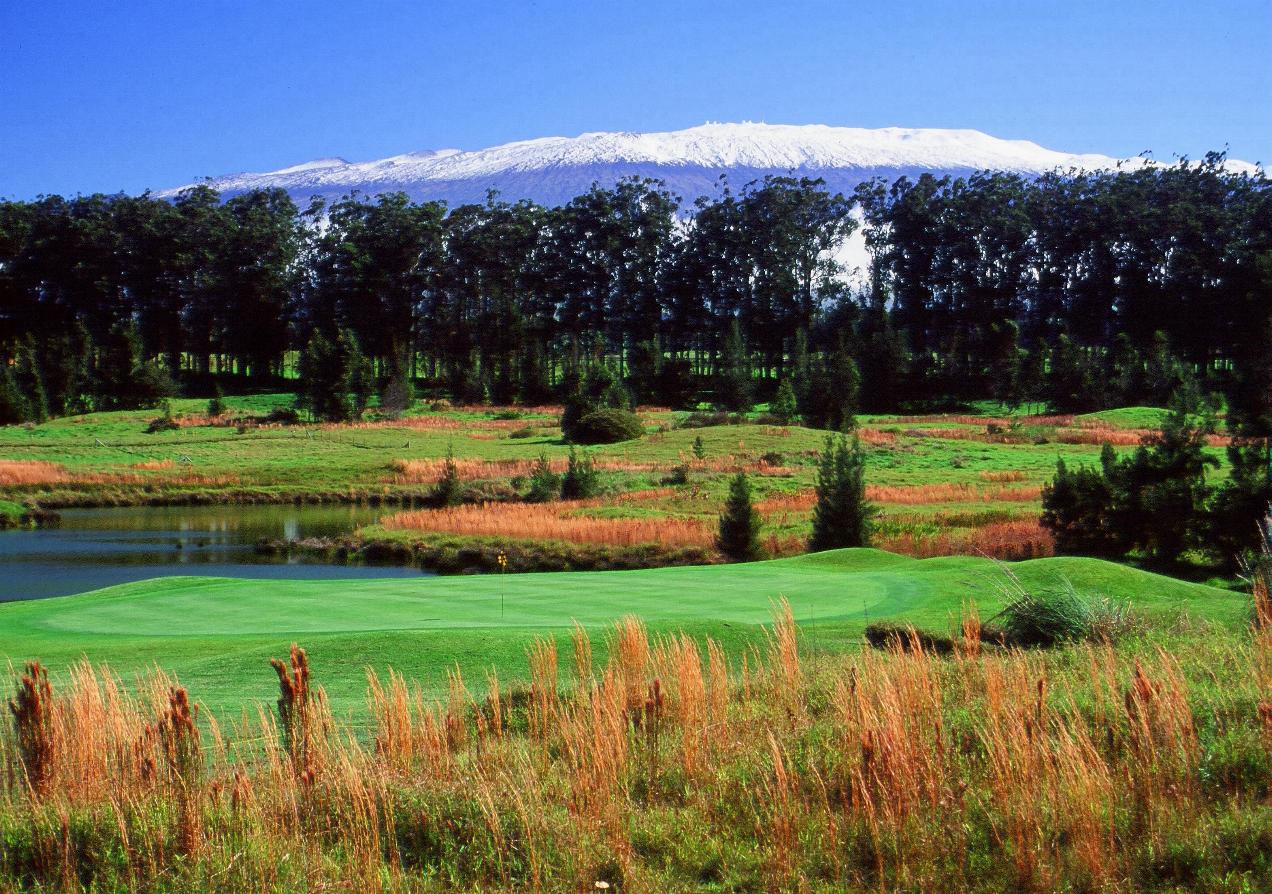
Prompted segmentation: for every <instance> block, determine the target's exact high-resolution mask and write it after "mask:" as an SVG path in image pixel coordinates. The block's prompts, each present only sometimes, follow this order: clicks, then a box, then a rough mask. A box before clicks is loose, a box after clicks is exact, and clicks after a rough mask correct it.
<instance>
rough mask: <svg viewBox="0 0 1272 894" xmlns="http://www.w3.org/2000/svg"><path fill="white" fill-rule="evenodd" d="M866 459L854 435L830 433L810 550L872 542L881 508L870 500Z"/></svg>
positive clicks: (819, 475) (823, 456)
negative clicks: (878, 509) (868, 498)
mask: <svg viewBox="0 0 1272 894" xmlns="http://www.w3.org/2000/svg"><path fill="white" fill-rule="evenodd" d="M865 470H866V459H865V453H864V452H863V451H862V449H861V442H860V441H859V440H858V439H857V437H856V436H855V435H854V436H853V437H852V439H851V441H850V440H849V439H848V437H847V436H845V435H842V434H841V435H838V436H834V435H828V436H827V437H826V444H825V446H824V447H823V448H822V454H821V462H820V465H819V466H818V470H817V487H816V492H817V502H816V504H815V505H814V506H813V531H812V535H811V536H810V537H809V540H808V549H809V551H810V552H820V551H821V550H827V549H842V548H845V547H860V546H869V545H870V534H871V530H872V528H873V519H874V516H875V514H876V512H877V510H876V509H875V507H874V506H873V505H871V504H870V503H869V502H868V501H867V500H866V471H865Z"/></svg>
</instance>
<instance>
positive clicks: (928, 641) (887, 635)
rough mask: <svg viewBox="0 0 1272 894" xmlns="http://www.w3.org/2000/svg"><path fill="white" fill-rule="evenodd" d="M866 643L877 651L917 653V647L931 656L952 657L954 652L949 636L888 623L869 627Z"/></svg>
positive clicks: (879, 623)
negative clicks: (892, 650) (890, 650)
mask: <svg viewBox="0 0 1272 894" xmlns="http://www.w3.org/2000/svg"><path fill="white" fill-rule="evenodd" d="M866 642H867V643H869V644H870V645H871V646H873V647H874V648H876V649H899V650H900V651H902V652H913V651H916V649H915V647H916V646H917V647H918V648H919V649H922V650H923V651H924V652H927V653H928V654H930V655H951V654H953V652H954V640H952V639H950V638H949V637H948V636H942V635H941V634H939V633H929V632H928V631H926V630H919V629H917V628H915V627H910V626H908V625H902V624H893V623H889V622H887V621H880V622H876V623H874V624H870V625H868V626H867V627H866Z"/></svg>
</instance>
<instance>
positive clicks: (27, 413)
mask: <svg viewBox="0 0 1272 894" xmlns="http://www.w3.org/2000/svg"><path fill="white" fill-rule="evenodd" d="M30 418H31V404H30V402H29V401H28V400H27V399H26V396H25V395H23V393H22V391H21V389H19V388H18V381H17V378H16V377H15V376H14V374H13V369H12V368H11V367H10V366H9V365H8V364H7V363H4V362H3V361H0V425H16V424H17V423H19V422H27V421H28V420H29V419H30Z"/></svg>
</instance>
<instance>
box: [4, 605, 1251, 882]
mask: <svg viewBox="0 0 1272 894" xmlns="http://www.w3.org/2000/svg"><path fill="white" fill-rule="evenodd" d="M960 630H961V634H960V636H959V641H960V643H959V647H958V648H956V649H955V650H954V652H953V653H952V656H951V657H949V658H938V657H936V656H934V655H932V654H930V653H928V652H926V651H924V648H923V646H922V644H921V641H920V639H919V638H918V637H917V636H915V637H913V638H912V641H911V642H909V643H908V644H902V643H900V642H894V645H893V647H892V648H890V649H888V650H886V651H876V650H867V651H865V652H863V653H860V654H857V655H852V656H846V657H838V658H835V659H810V658H808V657H807V655H806V652H807V645H808V639H807V637H808V633H807V632H806V631H801V630H799V629H798V628H797V627H796V625H795V623H794V619H793V616H792V613H791V610H790V607H789V605H787V604H785V603H779V604H778V605H777V606H775V609H774V623H773V626H772V627H771V628H770V630H769V631H768V637H767V642H766V644H765V645H763V646H761V647H758V648H753V649H751V650H748V651H745V652H743V653H742V660H741V661H740V662H739V664H736V665H735V666H734V668H733V670H734V671H735V672H740V673H735V675H733V676H730V673H729V670H730V669H729V666H728V661H727V659H726V656H725V654H724V651H723V650H722V648H721V647H720V646H719V645H718V644H717V643H714V642H712V641H710V640H708V641H706V642H705V643H701V642H699V641H697V640H694V639H692V638H689V637H687V636H683V635H679V634H673V635H665V636H655V635H651V633H650V632H649V631H648V630H647V629H646V628H645V627H644V625H643V624H641V623H640V621H638V620H637V619H634V618H625V619H623V620H622V621H620V622H619V623H618V624H616V625H615V626H614V627H613V628H612V629H611V630H610V632H609V633H608V635H607V636H606V638H605V644H604V653H605V655H606V656H607V657H606V658H605V660H604V661H603V662H600V663H598V662H597V661H596V660H595V656H594V652H593V647H592V642H591V634H590V632H589V631H586V630H584V629H583V628H576V629H575V631H574V633H573V635H572V637H571V639H572V646H573V653H574V654H573V659H572V661H571V664H572V670H571V671H570V672H569V673H567V674H565V676H566V677H567V678H568V680H563V679H562V675H561V674H560V672H559V668H558V655H557V647H556V642H555V640H554V639H551V638H545V639H540V640H538V641H537V642H536V643H535V644H534V645H533V646H532V647H531V649H530V651H529V670H528V674H529V680H528V682H527V683H513V684H512V686H510V687H508V686H505V685H502V684H501V683H500V681H499V680H498V679H497V678H494V677H493V676H491V677H490V678H489V679H488V680H487V681H486V686H485V692H484V694H478V695H474V694H473V692H472V691H471V690H470V689H469V686H468V684H467V683H466V682H465V681H464V679H463V677H462V676H461V675H460V673H459V671H458V669H453V670H452V671H450V672H449V673H448V674H447V679H446V682H445V685H444V687H443V688H442V689H441V690H434V691H435V692H436V691H440V692H441V694H440V695H426V694H425V690H423V689H422V688H421V687H419V686H418V685H417V684H413V683H411V682H409V681H407V680H406V679H404V678H403V677H402V676H401V675H399V674H397V673H395V672H393V671H389V673H388V675H387V677H381V676H379V675H378V674H376V673H373V672H369V673H368V702H367V703H368V714H367V718H366V725H365V726H362V727H351V726H348V725H347V724H346V723H345V722H338V721H336V720H335V719H334V718H333V717H332V715H331V712H330V710H329V708H328V706H327V704H326V701H325V699H324V698H323V697H322V695H321V687H320V686H319V685H318V678H319V677H320V676H321V670H320V669H317V668H311V667H310V664H309V661H308V658H307V657H306V656H305V653H304V651H303V650H301V649H299V648H295V647H293V649H292V651H291V654H290V655H289V656H287V657H286V658H285V659H282V660H278V661H276V662H275V663H274V669H275V671H276V674H277V677H278V682H279V700H278V703H277V704H276V705H274V706H272V707H271V708H269V709H268V710H266V709H262V710H261V711H260V713H259V715H258V716H257V717H256V718H255V719H250V718H248V717H245V718H244V719H243V720H240V721H238V722H237V723H236V724H233V725H231V727H230V728H229V732H228V733H223V732H222V731H221V727H220V726H218V725H217V723H216V722H215V719H214V718H212V717H211V716H210V715H209V714H208V712H206V711H200V710H199V709H198V707H197V706H196V705H195V704H194V703H193V702H192V701H191V698H190V696H189V695H188V694H187V693H186V691H185V690H184V689H182V688H181V687H180V686H179V685H178V684H177V683H176V682H175V681H173V680H171V679H168V678H166V677H164V676H162V675H158V674H156V675H152V676H151V677H149V678H148V679H146V680H144V681H142V683H141V685H140V686H139V687H137V688H132V689H130V688H125V687H124V686H123V685H122V684H121V683H120V681H119V680H118V679H117V678H115V677H114V676H113V675H111V674H110V673H109V672H106V671H104V670H103V669H100V668H93V667H91V666H89V665H88V664H87V663H81V664H79V665H76V666H75V667H73V668H71V669H70V670H69V671H68V672H66V673H63V674H61V675H57V676H56V677H51V676H50V675H48V674H47V672H46V671H44V669H43V668H41V667H39V666H38V665H34V664H33V665H31V666H29V667H28V668H27V669H26V671H25V673H23V674H21V675H19V677H18V678H17V679H16V680H15V681H14V686H15V689H14V693H15V694H14V696H13V698H12V700H11V702H10V707H9V719H10V724H9V725H8V727H7V728H6V729H5V730H4V732H3V734H0V761H3V766H5V767H6V775H5V777H4V779H5V785H4V787H3V790H2V791H0V831H2V832H3V833H4V838H3V840H4V842H5V846H4V847H3V848H0V887H12V888H16V889H26V888H32V889H42V890H66V891H70V890H81V889H84V888H89V889H95V890H97V889H100V890H173V891H187V890H189V891H194V890H208V889H215V890H227V891H260V890H336V889H340V890H359V891H362V890H372V891H379V890H384V891H399V890H400V891H407V890H419V889H420V888H419V885H420V882H421V881H422V880H423V879H425V878H427V879H428V880H429V886H428V887H427V889H428V890H468V891H472V890H510V889H527V890H537V891H559V890H580V889H583V890H596V889H597V888H598V886H596V884H595V882H597V881H602V882H604V883H605V884H608V885H610V887H611V889H614V888H619V889H622V890H638V891H656V890H693V889H695V887H697V886H700V885H702V884H703V883H704V879H706V880H707V882H708V883H714V882H713V881H712V880H715V879H719V878H726V879H727V878H733V879H735V880H737V881H738V884H737V887H740V888H742V889H748V890H791V891H798V890H816V889H818V888H819V887H820V888H823V889H826V890H850V891H866V890H870V891H874V890H885V891H889V890H923V891H937V892H955V891H959V892H962V891H968V890H984V891H990V890H1013V891H1050V890H1093V891H1094V890H1140V889H1142V888H1145V887H1148V888H1156V887H1162V888H1169V887H1171V886H1173V885H1175V884H1176V883H1177V882H1178V878H1179V876H1178V873H1179V872H1181V871H1184V869H1186V870H1187V871H1188V872H1189V873H1192V874H1191V875H1190V876H1189V877H1190V878H1192V879H1194V881H1195V882H1196V884H1195V885H1192V887H1194V888H1195V889H1206V888H1207V887H1208V886H1209V883H1210V882H1214V881H1217V880H1220V879H1228V880H1229V883H1230V884H1227V885H1226V887H1225V889H1233V890H1239V889H1240V885H1241V884H1243V883H1249V884H1247V887H1250V889H1251V890H1257V885H1254V884H1253V883H1254V882H1256V881H1257V879H1258V876H1257V874H1255V872H1256V869H1257V866H1258V864H1257V854H1258V849H1257V843H1258V842H1259V841H1260V840H1262V839H1260V838H1259V836H1260V834H1263V833H1261V832H1260V831H1259V829H1260V828H1264V829H1265V828H1266V823H1265V821H1264V820H1262V819H1260V817H1262V816H1264V812H1265V811H1266V807H1265V806H1261V801H1262V800H1263V799H1265V798H1266V791H1267V787H1268V786H1269V785H1272V766H1269V762H1268V760H1267V756H1266V754H1263V756H1262V757H1261V756H1260V752H1259V750H1258V749H1259V747H1260V746H1259V745H1258V744H1250V743H1249V741H1248V739H1243V738H1240V737H1237V738H1229V739H1214V738H1213V736H1214V735H1216V733H1215V732H1214V730H1216V729H1219V728H1231V729H1234V730H1237V731H1238V732H1239V731H1240V730H1241V729H1242V728H1252V729H1254V730H1259V729H1262V730H1264V731H1265V733H1266V729H1267V727H1266V724H1267V722H1268V721H1267V716H1266V713H1265V709H1264V706H1263V705H1264V704H1266V702H1264V703H1263V704H1261V703H1260V698H1261V697H1263V698H1266V687H1267V684H1268V676H1267V674H1268V651H1269V648H1270V647H1269V645H1268V643H1267V642H1266V638H1265V639H1262V640H1260V639H1256V640H1255V642H1254V645H1253V648H1252V647H1251V646H1250V645H1249V644H1247V643H1245V642H1243V641H1240V640H1234V641H1233V642H1232V643H1231V644H1230V645H1229V646H1227V647H1226V648H1225V651H1223V652H1222V654H1221V655H1215V656H1211V658H1209V659H1207V658H1198V659H1195V660H1194V663H1193V664H1188V662H1189V661H1190V660H1191V659H1189V658H1188V657H1182V658H1176V657H1175V656H1173V655H1171V654H1168V653H1167V652H1165V651H1160V650H1158V651H1150V652H1144V651H1140V652H1138V653H1135V654H1127V653H1124V652H1121V651H1119V650H1118V649H1116V648H1115V647H1114V646H1112V645H1109V644H1107V643H1106V644H1102V645H1099V646H1089V647H1078V648H1076V649H1074V650H1073V651H1070V652H1068V653H1066V654H1064V655H1060V656H1056V657H1051V656H1048V655H1046V654H1045V653H1040V652H1033V653H1021V652H1005V651H1001V650H998V651H995V650H990V649H987V648H985V647H984V646H983V644H982V643H981V641H980V634H979V630H980V625H979V619H978V616H977V615H976V613H975V611H974V608H971V607H969V609H968V610H967V611H965V613H964V617H963V618H962V621H961V625H960ZM1259 635H1263V634H1259ZM1215 659H1217V666H1222V667H1224V669H1225V673H1226V674H1227V675H1228V676H1225V679H1224V683H1225V691H1224V692H1223V693H1222V695H1218V694H1217V693H1215V692H1214V691H1208V690H1204V689H1202V690H1199V689H1198V688H1197V687H1196V684H1195V683H1193V684H1190V682H1189V680H1190V678H1191V679H1193V680H1197V679H1202V680H1204V679H1205V678H1206V675H1207V673H1208V672H1209V668H1210V666H1211V665H1215V664H1216V660H1215ZM261 672H262V677H263V678H264V677H265V675H266V674H268V673H269V670H268V668H266V667H265V666H262V668H261ZM1261 687H1262V688H1261ZM1203 729H1210V730H1211V732H1210V733H1208V734H1206V735H1209V736H1211V738H1210V739H1207V738H1206V735H1203V732H1202V731H1203ZM1256 735H1257V734H1256ZM1256 741H1257V740H1256ZM1263 741H1264V742H1265V746H1264V747H1267V745H1266V743H1267V742H1269V741H1272V740H1263ZM1241 743H1246V744H1241ZM1234 748H1237V749H1241V748H1244V749H1245V750H1244V751H1241V752H1239V753H1236V754H1234V752H1233V749H1234ZM1234 760H1236V763H1235V764H1231V765H1234V766H1245V767H1247V769H1246V770H1245V771H1244V775H1240V774H1239V775H1236V776H1233V775H1225V774H1224V773H1221V772H1220V773H1217V772H1216V771H1217V769H1218V768H1220V767H1221V766H1227V765H1229V764H1230V763H1231V762H1232V761H1234ZM1225 761H1227V762H1229V764H1225V763H1223V762H1225ZM1260 761H1262V763H1260ZM1243 762H1244V763H1243ZM1260 823H1264V825H1263V826H1260ZM1243 830H1244V831H1243ZM1243 835H1244V836H1246V837H1242V836H1243ZM1251 848H1253V850H1251ZM722 849H723V850H722ZM722 854H724V855H725V856H723V857H722ZM673 855H674V856H673ZM713 855H714V856H713ZM1243 855H1244V856H1243ZM1251 855H1254V856H1251ZM1182 858H1186V861H1185V862H1180V859H1182ZM1243 860H1244V861H1246V862H1244V863H1243V862H1241V861H1243ZM722 861H723V862H722ZM712 867H714V868H712ZM1251 885H1253V886H1252V887H1251ZM1234 886H1235V887H1234Z"/></svg>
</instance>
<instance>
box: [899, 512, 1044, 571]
mask: <svg viewBox="0 0 1272 894" xmlns="http://www.w3.org/2000/svg"><path fill="white" fill-rule="evenodd" d="M876 545H877V546H878V547H879V548H880V549H886V550H888V551H889V552H894V553H901V554H902V555H906V556H913V557H914V558H916V559H930V558H933V557H935V556H989V557H990V558H994V559H1003V560H1008V561H1015V560H1019V559H1038V558H1043V557H1045V556H1050V555H1054V554H1055V540H1054V538H1053V537H1052V536H1051V532H1050V531H1048V530H1046V529H1045V528H1043V527H1042V526H1041V525H1039V524H1038V522H1037V521H1036V520H1033V519H1021V520H1018V521H1005V522H992V523H990V524H987V525H983V526H981V527H978V528H952V529H949V530H945V531H940V532H938V533H936V534H926V533H922V532H915V531H904V532H902V533H899V534H893V535H891V536H888V537H883V538H880V539H879V540H878V542H877V543H876Z"/></svg>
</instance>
